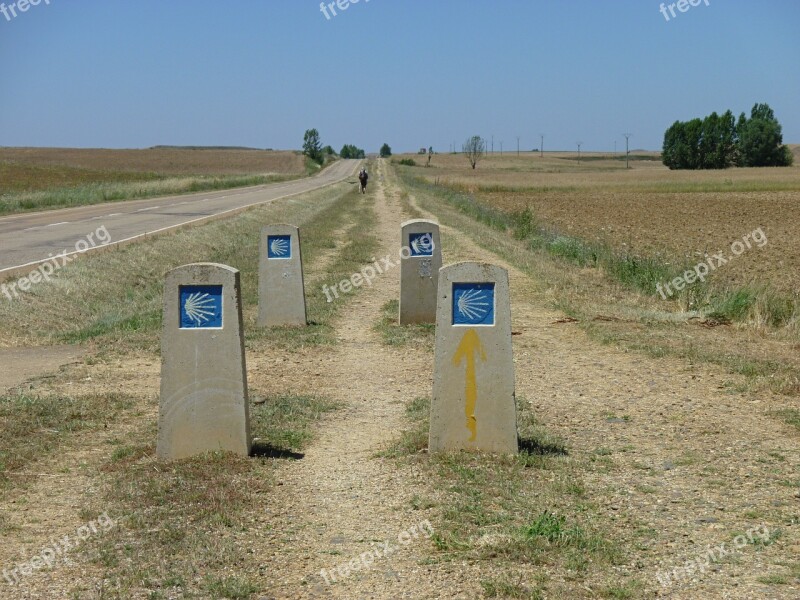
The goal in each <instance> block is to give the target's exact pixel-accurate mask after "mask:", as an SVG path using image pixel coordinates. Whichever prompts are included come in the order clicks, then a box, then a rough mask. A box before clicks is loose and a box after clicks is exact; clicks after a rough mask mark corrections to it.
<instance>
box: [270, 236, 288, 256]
mask: <svg viewBox="0 0 800 600" xmlns="http://www.w3.org/2000/svg"><path fill="white" fill-rule="evenodd" d="M269 249H270V250H271V251H272V254H273V255H275V256H286V255H287V254H288V253H289V240H285V239H283V238H275V239H274V240H272V241H271V242H270V244H269Z"/></svg>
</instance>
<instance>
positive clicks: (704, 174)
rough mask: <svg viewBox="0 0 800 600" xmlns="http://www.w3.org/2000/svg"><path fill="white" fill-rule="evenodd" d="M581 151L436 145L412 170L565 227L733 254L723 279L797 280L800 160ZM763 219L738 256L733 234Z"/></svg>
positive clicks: (669, 252) (634, 242) (676, 255)
mask: <svg viewBox="0 0 800 600" xmlns="http://www.w3.org/2000/svg"><path fill="white" fill-rule="evenodd" d="M575 158H576V157H572V156H569V155H566V154H564V155H559V156H547V155H546V156H545V157H544V158H543V159H541V158H539V156H538V154H536V155H531V154H528V155H523V156H521V157H519V158H517V157H516V156H508V155H507V156H504V157H499V156H498V155H495V156H494V157H488V158H487V159H485V160H484V161H483V162H480V163H479V164H478V168H477V169H476V170H475V171H472V169H470V168H469V164H468V163H467V161H466V159H465V158H464V157H463V156H455V155H448V156H438V155H437V156H436V157H435V158H434V159H433V161H432V168H430V169H414V171H417V172H418V173H420V174H423V175H424V176H425V177H426V178H427V179H428V180H429V181H432V182H435V181H438V182H439V183H440V184H442V183H444V184H447V185H452V186H454V187H456V188H459V189H463V190H465V191H469V192H472V193H474V194H475V195H476V196H477V197H478V198H479V199H481V200H484V201H486V202H488V203H490V204H491V205H493V206H497V207H499V208H501V209H503V210H507V211H516V210H521V209H524V208H525V207H526V206H529V207H530V208H531V210H532V211H533V212H534V214H535V215H536V218H537V220H538V221H539V224H540V225H542V226H544V227H546V228H550V229H553V230H555V231H557V232H558V233H561V234H563V235H569V236H573V237H578V238H581V239H583V240H586V241H590V242H598V241H600V242H604V243H608V244H610V245H611V246H612V247H614V248H615V249H617V250H619V251H629V252H632V253H634V254H638V255H653V254H658V253H660V254H662V255H665V256H667V257H669V260H674V261H678V262H680V263H688V264H696V263H699V262H701V261H703V260H705V254H706V253H708V254H716V253H718V252H722V253H723V254H724V256H725V257H726V258H731V260H730V261H729V262H728V263H727V264H726V265H723V266H721V267H720V268H719V269H718V270H717V271H716V272H715V274H714V277H715V278H716V279H717V281H718V282H724V283H730V284H732V285H743V284H749V283H755V284H770V285H771V286H772V287H773V288H775V289H778V290H781V291H784V292H797V291H798V290H799V289H800V236H798V235H797V231H798V225H800V168H799V167H798V166H794V167H790V168H783V169H729V170H725V171H694V172H686V171H670V170H668V169H667V168H666V167H663V166H662V165H661V164H660V163H659V162H657V161H633V162H632V163H631V166H632V168H631V169H629V170H627V171H626V170H625V169H624V163H623V162H621V161H619V160H616V161H615V160H611V159H604V158H603V157H600V156H595V157H591V156H590V157H588V160H586V159H585V160H583V161H582V162H580V163H578V162H577V160H575ZM654 158H655V157H654ZM758 229H760V230H761V231H762V232H763V233H764V236H766V239H767V243H766V244H763V246H759V245H758V244H755V243H752V242H751V246H752V247H751V248H749V249H747V248H746V249H745V250H744V252H742V253H741V255H739V256H734V254H733V252H732V251H731V244H733V243H734V242H736V241H737V240H742V238H743V237H744V236H746V235H748V234H750V233H752V232H753V231H755V230H758ZM759 239H760V236H759ZM737 250H738V249H737Z"/></svg>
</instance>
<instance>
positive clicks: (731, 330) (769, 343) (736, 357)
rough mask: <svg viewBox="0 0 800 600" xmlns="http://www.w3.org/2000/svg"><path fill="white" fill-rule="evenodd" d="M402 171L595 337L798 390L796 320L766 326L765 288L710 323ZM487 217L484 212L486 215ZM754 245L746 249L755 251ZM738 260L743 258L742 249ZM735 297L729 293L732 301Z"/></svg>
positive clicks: (446, 219) (444, 216) (428, 201)
mask: <svg viewBox="0 0 800 600" xmlns="http://www.w3.org/2000/svg"><path fill="white" fill-rule="evenodd" d="M462 160H463V158H462ZM464 162H465V163H466V161H464ZM793 170H795V171H796V169H793ZM401 171H402V172H403V173H404V174H405V176H404V178H405V181H406V183H407V184H409V185H410V186H411V188H412V189H413V191H414V194H415V195H416V198H417V200H418V202H419V203H420V204H421V206H422V207H423V208H424V209H426V210H429V211H431V212H433V213H434V214H436V215H437V217H438V218H439V220H440V222H442V223H444V224H446V225H449V226H451V227H454V228H456V229H458V230H460V231H463V232H465V233H467V234H469V235H471V236H473V238H474V239H476V240H481V242H480V243H481V244H482V245H483V246H484V247H486V248H488V249H491V250H492V251H493V252H496V253H498V254H499V255H500V256H502V257H503V258H504V259H505V260H507V261H509V262H511V263H512V264H515V265H516V266H518V267H519V268H520V269H522V270H523V271H525V272H526V273H528V274H529V275H530V276H531V277H532V278H533V279H534V280H535V281H537V282H540V286H541V290H540V301H541V302H544V303H547V304H549V305H551V306H553V307H555V308H557V309H559V310H562V311H564V312H565V313H566V314H567V315H568V316H569V317H572V318H574V319H576V321H577V323H579V325H580V326H582V327H583V328H585V329H586V331H587V332H589V333H590V334H591V335H592V336H593V337H594V338H595V339H597V340H599V341H601V342H603V343H608V344H615V345H620V346H622V347H625V348H628V349H631V350H636V351H639V352H644V353H646V354H649V355H651V356H655V357H663V356H680V357H684V358H687V359H689V360H691V361H695V362H709V363H713V364H717V365H720V366H722V367H723V368H725V369H726V370H728V371H729V372H730V373H732V374H738V375H744V376H745V377H746V380H747V387H748V388H749V389H751V390H754V391H755V390H764V389H769V390H772V391H775V392H778V393H781V394H788V395H791V396H795V395H797V394H798V393H800V359H798V356H797V348H798V347H800V344H798V339H797V335H798V328H797V326H796V325H797V323H796V322H795V321H794V320H790V322H789V323H788V326H785V327H780V328H775V327H771V326H769V325H768V322H769V320H768V318H767V317H768V316H769V314H771V312H770V311H771V309H769V307H768V306H765V302H766V301H767V300H768V299H769V297H770V296H769V295H768V294H767V295H762V296H760V297H759V299H758V301H757V302H756V303H755V306H754V309H753V311H752V319H750V318H747V319H745V320H744V321H740V322H738V323H735V324H733V325H729V326H715V325H718V324H719V323H718V322H715V321H714V320H706V319H705V318H704V317H702V316H700V315H698V313H696V312H693V311H687V306H686V305H684V304H683V303H682V302H680V301H664V300H662V299H661V297H660V296H659V295H658V294H655V293H653V292H652V291H648V292H646V293H645V292H643V291H642V290H641V289H639V288H636V287H631V286H627V285H624V284H623V283H622V282H621V281H620V280H619V279H617V278H615V277H611V276H609V275H608V274H607V273H606V272H605V271H603V270H602V269H595V268H590V267H588V266H587V265H582V264H576V263H575V261H572V260H566V259H565V258H564V257H563V256H561V255H554V254H553V253H551V252H549V251H548V250H546V249H545V248H543V247H542V246H535V245H534V246H532V245H531V244H530V243H529V241H525V242H522V241H518V240H516V239H514V237H513V235H511V233H513V231H512V232H509V231H504V230H503V229H502V228H503V223H500V224H499V226H498V227H497V228H496V229H495V230H494V231H492V230H491V229H489V228H487V227H486V226H485V225H484V223H479V222H477V221H476V220H475V216H476V215H474V214H470V213H465V212H464V210H463V207H461V209H459V208H458V207H457V206H456V205H455V204H453V202H451V201H449V200H448V199H449V198H452V197H453V195H452V192H451V191H450V189H449V188H445V187H443V186H428V185H422V184H418V183H415V182H414V180H413V179H409V177H412V176H413V175H416V174H419V173H420V172H421V171H423V169H418V168H417V169H405V168H403V169H401ZM475 198H476V199H477V200H478V201H479V200H480V198H481V194H479V193H478V194H475ZM489 208H490V209H491V207H489ZM495 212H497V213H499V214H500V215H501V216H502V215H504V214H506V213H502V212H501V211H495ZM491 217H492V214H489V215H488V216H486V219H484V221H486V220H488V219H490V218H491ZM486 222H488V221H486ZM489 232H491V233H489ZM772 241H773V240H772V239H770V243H772ZM767 247H768V246H767ZM758 252H760V250H751V251H750V253H751V254H755V255H757V253H758ZM736 260H739V261H746V260H747V254H744V255H742V256H741V257H739V258H737V259H736ZM762 266H764V267H765V268H769V267H770V266H769V265H762ZM788 275H789V273H787V272H782V273H781V274H780V276H788ZM740 291H741V290H740ZM740 296H741V294H737V295H734V296H731V297H730V298H732V299H733V300H736V299H737V298H739V297H740ZM738 385H739V384H736V386H735V387H737V386H738Z"/></svg>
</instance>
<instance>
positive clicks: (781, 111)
mask: <svg viewBox="0 0 800 600" xmlns="http://www.w3.org/2000/svg"><path fill="white" fill-rule="evenodd" d="M0 1H2V0H0ZM12 1H14V0H12ZM5 3H6V5H8V4H11V2H9V1H8V0H5ZM659 4H660V2H657V1H655V0H602V1H601V0H557V1H556V0H482V1H477V0H461V1H458V0H360V2H358V4H353V5H350V6H349V8H347V10H345V11H339V10H338V9H337V12H338V15H337V16H336V17H333V16H332V15H331V18H330V19H326V17H325V16H324V15H323V13H322V12H321V11H320V3H319V0H225V1H222V0H216V1H213V2H212V1H208V0H169V1H167V0H158V1H155V0H124V1H123V0H80V1H77V0H49V5H48V4H45V0H41V3H40V4H39V5H38V6H30V7H29V8H28V10H27V11H26V12H24V13H18V15H17V17H12V18H11V20H10V21H9V20H7V19H6V18H5V17H3V15H2V14H0V56H1V57H2V61H0V145H3V146H74V147H110V148H139V147H148V146H153V145H156V144H179V145H240V146H253V147H258V148H267V147H269V148H299V147H300V146H301V144H302V136H303V132H304V131H305V129H307V128H310V127H316V128H317V129H319V131H320V134H321V136H322V141H323V143H325V144H328V143H329V144H331V145H332V146H334V147H335V148H336V149H337V150H338V149H339V148H340V147H341V146H342V144H344V143H353V144H356V145H357V146H359V147H363V148H365V149H366V150H367V151H368V152H374V151H377V149H378V147H379V146H380V144H381V143H383V142H384V141H385V142H388V143H389V144H390V145H391V146H392V148H393V149H394V150H395V151H404V150H416V149H418V148H419V147H421V146H429V145H433V147H434V149H436V150H440V151H446V150H447V149H448V148H449V146H450V144H451V143H452V142H456V143H457V144H458V146H459V147H460V145H461V143H462V142H463V141H464V139H465V138H466V137H468V136H470V135H472V134H479V135H482V136H484V137H487V138H489V137H490V136H491V135H494V139H495V149H499V142H500V140H503V141H504V147H505V148H506V149H512V148H514V149H515V148H516V136H517V135H519V136H521V138H522V142H521V144H522V147H523V148H527V149H531V148H534V147H538V146H539V136H538V134H539V133H540V132H541V133H544V134H545V149H551V150H554V149H569V150H573V149H575V142H577V141H582V142H583V149H584V150H609V149H611V148H613V144H614V140H617V143H618V147H619V148H623V147H624V138H623V137H622V135H621V134H622V133H624V132H631V133H632V134H633V138H632V139H631V144H632V146H631V147H632V148H648V149H658V148H660V147H661V141H662V136H663V132H664V130H665V129H666V128H667V127H668V126H669V125H670V124H671V123H672V122H673V121H675V120H676V119H682V120H683V119H689V118H692V117H695V116H704V115H706V114H708V113H710V112H711V111H714V110H716V111H718V112H723V111H724V110H726V109H728V108H730V109H732V110H733V111H734V113H736V114H737V115H738V113H739V112H741V111H746V112H748V113H749V111H750V108H751V106H752V105H753V104H754V103H755V102H767V103H769V104H770V105H771V106H772V108H773V109H774V110H775V112H776V114H777V116H778V119H779V120H780V121H781V123H782V124H783V126H784V140H785V141H786V142H794V143H797V142H800V110H798V109H800V76H799V75H800V72H799V71H800V66H799V65H800V33H798V32H800V2H798V0H759V1H758V2H756V1H754V0H747V1H745V0H709V5H708V6H706V4H705V1H704V0H703V1H701V4H700V5H699V6H697V7H691V8H689V9H688V11H687V12H685V13H681V12H677V11H676V14H677V16H676V17H675V18H672V17H671V16H670V20H669V21H667V20H666V19H665V17H664V16H663V15H662V14H661V13H660V12H659ZM9 14H10V13H9ZM668 14H669V13H668ZM329 15H330V11H329Z"/></svg>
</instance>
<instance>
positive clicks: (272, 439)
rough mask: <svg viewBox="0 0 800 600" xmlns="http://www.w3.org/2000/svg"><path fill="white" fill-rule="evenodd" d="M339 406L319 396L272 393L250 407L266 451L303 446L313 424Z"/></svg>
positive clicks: (308, 440) (259, 442)
mask: <svg viewBox="0 0 800 600" xmlns="http://www.w3.org/2000/svg"><path fill="white" fill-rule="evenodd" d="M338 407H339V404H337V403H336V402H333V401H331V400H328V399H326V398H322V397H319V396H292V395H279V396H268V397H266V398H265V399H264V400H263V402H259V403H258V404H256V405H255V406H253V407H252V408H251V409H250V420H251V423H252V429H253V432H254V433H253V436H254V438H257V441H258V445H259V446H261V447H262V451H266V452H269V450H270V449H272V450H275V451H278V452H280V451H287V450H288V451H298V450H302V449H303V448H304V447H305V446H306V445H307V444H308V443H309V442H310V441H311V439H312V437H313V435H312V431H311V428H310V424H311V423H313V422H315V421H319V420H320V419H321V418H322V416H323V415H325V414H326V413H329V412H331V411H334V410H336V409H337V408H338ZM254 441H255V439H254Z"/></svg>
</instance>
